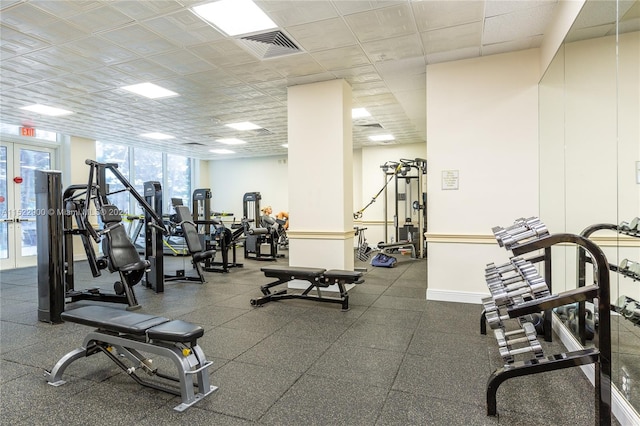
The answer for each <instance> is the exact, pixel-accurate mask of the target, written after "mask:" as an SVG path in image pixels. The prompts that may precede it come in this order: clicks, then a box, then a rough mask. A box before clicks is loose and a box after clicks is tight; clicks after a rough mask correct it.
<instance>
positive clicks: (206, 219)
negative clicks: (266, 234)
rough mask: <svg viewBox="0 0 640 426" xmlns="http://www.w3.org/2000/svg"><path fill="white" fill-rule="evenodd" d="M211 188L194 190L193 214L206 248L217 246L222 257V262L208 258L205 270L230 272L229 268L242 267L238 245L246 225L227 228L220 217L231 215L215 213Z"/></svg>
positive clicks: (210, 248)
mask: <svg viewBox="0 0 640 426" xmlns="http://www.w3.org/2000/svg"><path fill="white" fill-rule="evenodd" d="M211 198H212V196H211V190H210V189H209V188H200V189H196V190H194V191H193V196H192V206H193V208H192V210H191V211H192V215H193V223H195V224H196V225H197V226H198V227H199V230H200V231H201V234H203V238H204V241H203V242H204V250H205V251H207V250H212V249H214V248H217V249H218V250H219V251H220V255H221V257H222V261H221V262H217V261H215V260H214V259H213V258H211V259H206V260H205V262H204V270H205V271H208V272H229V268H241V267H242V266H243V265H242V263H238V262H237V255H236V247H237V241H238V239H239V238H240V237H241V236H242V235H244V232H245V228H244V226H242V227H240V228H236V229H235V230H233V231H232V230H231V229H229V228H227V227H226V226H225V225H224V223H223V222H222V220H221V219H218V217H222V216H229V214H224V213H215V212H213V211H212V210H211V201H210V200H211ZM229 250H231V253H232V260H231V262H229Z"/></svg>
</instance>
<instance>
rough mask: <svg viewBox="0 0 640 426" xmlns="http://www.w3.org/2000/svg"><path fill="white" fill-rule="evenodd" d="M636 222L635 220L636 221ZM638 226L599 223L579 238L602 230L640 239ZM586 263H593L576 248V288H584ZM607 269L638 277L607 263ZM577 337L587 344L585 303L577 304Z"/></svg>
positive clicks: (586, 230)
mask: <svg viewBox="0 0 640 426" xmlns="http://www.w3.org/2000/svg"><path fill="white" fill-rule="evenodd" d="M636 221H637V219H636ZM638 226H639V225H637V224H636V225H635V226H634V227H633V228H629V226H628V225H627V224H626V223H625V222H623V223H621V224H620V225H614V224H610V223H599V224H596V225H591V226H588V227H587V228H585V229H584V230H583V231H582V232H581V233H580V236H582V237H584V238H589V237H591V235H592V234H593V233H595V232H597V231H602V230H610V231H615V232H618V233H619V234H622V235H627V236H630V237H634V238H640V228H638ZM587 263H593V260H592V259H591V257H589V256H587V252H586V251H585V250H584V249H583V248H578V271H577V277H578V287H584V286H585V285H586V272H587ZM608 269H609V270H610V271H612V272H617V273H619V274H621V275H623V276H626V277H629V278H631V279H636V280H637V279H639V277H638V276H637V275H636V274H634V273H633V272H631V271H627V270H624V269H621V268H620V267H618V265H614V264H611V263H609V264H608ZM578 336H579V338H580V343H582V345H583V346H584V345H585V344H586V342H587V333H586V308H585V303H584V302H580V303H579V304H578Z"/></svg>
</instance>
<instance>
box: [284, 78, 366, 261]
mask: <svg viewBox="0 0 640 426" xmlns="http://www.w3.org/2000/svg"><path fill="white" fill-rule="evenodd" d="M288 132H289V213H290V216H291V217H290V220H289V230H288V231H287V235H288V237H289V264H290V265H291V266H306V267H318V268H326V269H344V270H351V271H352V270H353V265H354V259H353V257H354V251H353V247H354V246H353V240H354V231H353V139H352V124H351V87H350V86H349V85H348V84H347V82H345V81H344V80H331V81H324V82H320V83H313V84H305V85H300V86H293V87H289V89H288Z"/></svg>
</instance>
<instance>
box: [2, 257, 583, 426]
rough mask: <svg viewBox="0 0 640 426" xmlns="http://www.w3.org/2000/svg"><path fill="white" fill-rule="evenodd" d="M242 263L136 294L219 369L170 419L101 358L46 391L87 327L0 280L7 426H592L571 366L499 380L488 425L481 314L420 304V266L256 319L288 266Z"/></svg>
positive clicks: (108, 278)
mask: <svg viewBox="0 0 640 426" xmlns="http://www.w3.org/2000/svg"><path fill="white" fill-rule="evenodd" d="M238 252H239V254H240V256H239V257H242V256H241V251H240V250H239V251H238ZM165 259H166V260H165V270H166V271H167V272H170V271H171V268H172V267H173V268H176V269H179V268H182V267H183V265H184V266H186V267H187V269H188V270H189V259H188V258H182V257H178V258H173V257H169V256H166V257H165ZM243 262H244V267H243V268H234V269H231V271H230V272H229V273H226V274H221V273H205V274H206V277H207V281H208V282H207V283H205V284H200V283H197V282H169V283H167V284H166V287H165V292H164V293H161V294H156V293H154V292H153V291H152V290H149V289H146V288H143V287H141V286H139V285H137V286H135V287H134V288H135V291H136V295H137V297H138V301H139V302H140V304H141V305H142V309H141V310H140V311H138V312H143V313H150V314H158V315H162V316H165V317H169V318H176V319H182V320H186V321H190V322H193V323H196V324H199V325H201V326H202V327H204V329H205V335H204V337H203V338H201V339H200V340H199V343H200V345H201V347H202V349H203V350H204V352H205V354H206V356H207V358H208V359H209V360H212V361H213V362H214V367H213V368H211V369H210V372H211V384H212V385H215V386H218V387H219V389H218V390H217V391H216V392H214V393H213V394H211V395H210V396H209V397H207V398H205V399H204V400H202V401H200V402H198V403H197V404H195V405H194V406H193V407H191V408H189V409H188V410H186V411H185V412H183V413H178V412H176V411H174V410H173V407H174V406H176V405H177V404H178V403H179V402H180V398H179V397H176V396H172V395H169V394H166V393H163V392H160V391H156V390H152V389H149V388H145V387H142V386H140V385H138V384H136V383H135V382H134V381H133V380H131V379H130V378H129V377H127V375H126V374H125V373H124V372H122V371H121V370H120V369H119V368H118V367H117V366H116V365H115V364H114V363H113V362H111V361H110V360H109V359H108V358H107V357H106V356H103V355H102V354H97V355H94V356H92V357H89V358H83V359H80V360H78V361H76V362H74V363H73V364H72V365H71V366H70V367H69V368H68V369H67V370H66V372H65V375H64V378H65V379H66V380H67V383H66V384H65V385H63V386H61V387H57V388H56V387H53V386H49V385H48V384H47V383H46V381H45V380H44V378H43V370H44V369H51V368H52V367H53V365H54V364H55V363H56V362H57V361H58V359H59V358H60V357H62V356H63V355H64V354H66V353H67V352H69V351H71V350H72V349H75V348H77V347H78V346H80V345H81V344H82V340H83V339H84V336H85V335H86V334H87V333H88V332H89V331H91V329H90V328H89V327H86V326H82V325H77V324H71V323H65V324H59V325H50V324H46V323H42V322H38V321H37V308H38V295H37V278H36V269H35V268H24V269H16V270H10V271H2V272H1V275H0V282H1V287H0V300H1V301H2V305H1V320H2V333H1V335H0V355H1V361H0V379H1V380H0V383H1V400H0V404H1V412H0V419H1V423H2V424H5V425H9V424H11V425H40V424H42V425H62V424H64V425H86V424H92V425H102V424H104V425H114V424H135V425H154V426H157V425H165V424H189V425H247V424H264V425H447V426H449V425H592V424H594V392H593V387H592V386H591V385H590V384H589V382H588V381H587V379H586V378H585V377H584V375H583V374H582V372H581V371H580V370H579V369H577V368H571V369H566V370H560V371H555V372H549V373H543V374H538V375H533V376H528V377H521V378H515V379H511V380H508V381H506V382H505V383H503V384H502V385H501V386H500V389H499V391H498V412H499V415H498V417H487V416H486V406H485V387H486V382H487V379H488V377H489V375H490V374H491V373H492V372H493V371H494V370H495V369H496V368H498V367H500V366H501V364H502V362H501V358H500V356H499V354H498V351H497V345H496V343H495V339H494V337H493V336H492V335H491V333H489V335H488V336H482V335H480V332H479V318H480V313H481V307H480V305H470V304H460V303H450V302H434V301H427V300H425V293H426V286H427V284H426V272H427V271H426V267H427V266H426V260H423V259H422V260H404V259H403V261H402V262H399V263H398V265H397V267H395V268H393V269H386V268H373V267H371V266H370V265H366V264H363V263H361V262H359V261H358V262H356V266H363V267H366V268H367V269H368V270H367V272H366V274H365V282H364V283H363V284H359V285H357V286H356V287H355V288H353V289H352V290H350V292H349V294H350V307H351V309H350V310H349V311H347V312H341V310H340V306H339V305H334V304H326V303H317V302H311V301H305V300H283V301H277V302H271V303H268V304H266V305H264V306H262V307H256V308H254V307H252V306H250V303H249V300H250V299H251V298H254V297H257V296H260V295H261V293H260V290H259V286H260V285H261V284H266V283H268V282H270V279H268V278H265V277H264V275H263V274H262V273H261V272H260V267H261V266H265V265H274V264H276V265H286V264H287V259H286V258H283V259H278V260H277V262H260V261H256V260H243ZM320 263H321V262H319V264H318V265H308V266H312V267H323V265H321V264H320ZM452 279H455V277H454V276H453V275H452ZM479 279H481V277H479ZM115 280H116V275H115V274H108V273H104V274H103V276H102V277H99V278H97V279H96V278H93V277H92V276H91V274H90V272H89V270H88V267H87V266H86V263H83V262H79V263H78V265H77V266H76V289H80V288H85V287H86V288H88V287H96V286H98V287H101V288H103V289H105V290H108V289H111V286H112V283H113V282H114V281H115ZM89 303H91V302H75V303H74V304H73V305H76V306H78V305H82V304H89ZM93 303H95V302H93ZM107 305H109V304H107ZM111 306H115V307H119V308H122V309H124V305H117V304H111ZM557 341H558V339H555V341H554V342H553V343H544V342H543V344H544V345H546V346H545V348H546V349H545V353H546V354H549V355H550V354H554V353H560V352H562V351H563V350H564V349H563V348H562V347H561V345H560V343H556V342H557Z"/></svg>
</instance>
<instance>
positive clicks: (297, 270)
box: [260, 266, 326, 280]
mask: <svg viewBox="0 0 640 426" xmlns="http://www.w3.org/2000/svg"><path fill="white" fill-rule="evenodd" d="M260 270H261V271H262V272H264V276H265V277H267V278H288V279H290V280H295V279H300V280H309V279H317V278H320V277H321V276H322V273H323V272H324V271H326V269H323V268H306V267H292V266H285V267H282V266H280V267H279V266H265V267H263V268H260Z"/></svg>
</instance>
